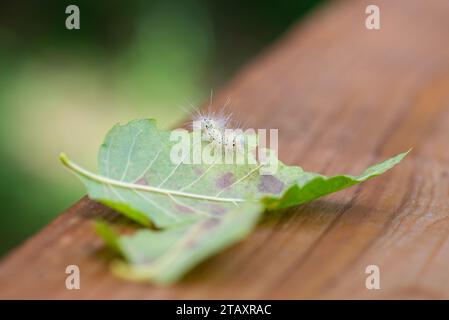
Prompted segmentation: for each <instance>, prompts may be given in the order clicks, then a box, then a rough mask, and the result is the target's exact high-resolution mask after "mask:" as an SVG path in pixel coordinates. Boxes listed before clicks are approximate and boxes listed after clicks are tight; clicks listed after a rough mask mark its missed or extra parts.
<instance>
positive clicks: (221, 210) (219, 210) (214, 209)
mask: <svg viewBox="0 0 449 320" xmlns="http://www.w3.org/2000/svg"><path fill="white" fill-rule="evenodd" d="M209 210H210V213H212V214H213V215H214V216H222V215H224V214H225V213H226V212H227V211H228V210H227V209H226V208H225V207H222V206H219V205H216V204H212V203H211V204H210V205H209Z"/></svg>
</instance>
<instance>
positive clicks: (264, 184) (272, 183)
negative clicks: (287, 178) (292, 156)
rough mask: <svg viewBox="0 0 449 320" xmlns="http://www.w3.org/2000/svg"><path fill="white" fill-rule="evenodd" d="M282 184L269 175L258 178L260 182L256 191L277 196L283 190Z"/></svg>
mask: <svg viewBox="0 0 449 320" xmlns="http://www.w3.org/2000/svg"><path fill="white" fill-rule="evenodd" d="M284 186H285V185H284V183H283V182H282V181H281V180H279V179H278V178H276V177H274V176H271V175H264V176H260V182H259V184H258V185H257V189H258V190H259V191H260V192H264V193H273V194H279V193H281V192H282V190H284Z"/></svg>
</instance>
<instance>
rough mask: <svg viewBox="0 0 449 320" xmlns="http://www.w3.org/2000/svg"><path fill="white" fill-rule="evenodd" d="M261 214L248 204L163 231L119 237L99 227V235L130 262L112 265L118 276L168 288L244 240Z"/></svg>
mask: <svg viewBox="0 0 449 320" xmlns="http://www.w3.org/2000/svg"><path fill="white" fill-rule="evenodd" d="M261 212H262V206H261V205H260V204H258V203H257V202H246V203H243V204H241V205H240V206H238V207H236V208H234V209H232V210H231V211H230V212H228V213H227V214H226V215H225V216H224V217H220V218H206V219H202V220H199V221H196V222H194V223H191V224H184V225H180V226H176V227H173V228H169V229H166V230H162V231H154V230H148V229H140V230H138V231H137V232H136V233H134V234H133V235H125V236H119V235H118V234H117V233H115V231H114V230H113V229H112V227H111V226H108V225H107V224H104V223H98V224H97V232H98V233H99V234H100V235H101V236H102V237H103V238H104V239H105V242H106V243H107V244H108V245H109V246H110V247H111V248H113V249H115V250H117V251H118V252H119V253H121V254H122V255H123V257H124V258H125V260H126V261H127V263H125V262H123V261H115V263H113V264H112V269H113V271H114V272H115V273H116V274H118V275H119V276H121V277H123V278H126V279H132V280H148V279H151V280H152V281H153V282H155V283H161V284H168V283H172V282H175V281H176V280H178V279H179V278H180V277H182V276H183V275H184V274H185V273H186V272H187V271H189V270H190V269H191V268H193V267H194V266H195V265H196V264H198V263H199V262H201V261H202V260H204V259H206V258H207V257H209V256H210V255H212V254H214V253H216V252H218V251H220V250H222V249H224V248H226V247H228V246H230V245H231V244H233V243H235V242H237V241H239V240H241V239H243V238H244V237H245V236H246V235H247V234H248V233H249V232H250V231H251V230H252V229H253V227H254V226H255V224H256V223H257V221H258V219H259V216H260V213H261Z"/></svg>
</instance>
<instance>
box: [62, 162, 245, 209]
mask: <svg viewBox="0 0 449 320" xmlns="http://www.w3.org/2000/svg"><path fill="white" fill-rule="evenodd" d="M59 159H60V160H61V162H62V163H63V164H64V165H65V166H66V167H67V168H69V169H71V170H73V171H74V172H75V173H77V174H79V175H81V176H84V177H86V178H89V179H92V180H94V181H98V182H101V183H105V184H109V185H113V186H117V187H121V188H130V189H134V190H142V191H147V192H154V193H161V194H165V195H172V196H178V197H185V198H192V199H201V200H209V201H216V202H232V203H235V202H245V200H244V199H240V198H220V197H217V196H215V197H214V196H207V195H201V194H195V193H189V192H183V191H177V190H169V189H164V188H159V187H153V186H147V185H141V184H135V183H129V182H123V181H118V180H114V179H111V178H108V177H105V176H101V175H98V174H95V173H92V172H90V171H88V170H86V169H84V168H82V167H80V166H79V165H77V164H76V163H74V162H73V161H71V160H70V159H69V158H68V157H67V155H66V154H65V153H61V154H60V155H59Z"/></svg>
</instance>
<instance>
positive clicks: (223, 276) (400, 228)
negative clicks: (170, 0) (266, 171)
mask: <svg viewBox="0 0 449 320" xmlns="http://www.w3.org/2000/svg"><path fill="white" fill-rule="evenodd" d="M375 2H376V4H378V5H379V7H380V9H381V29H380V30H378V31H370V30H367V29H366V28H365V24H364V19H365V17H366V15H365V13H364V12H365V7H366V6H367V4H371V2H370V3H368V2H365V1H339V2H332V3H329V4H327V5H326V6H324V7H322V8H320V9H319V10H318V11H316V12H315V13H313V14H312V15H311V16H309V17H308V19H306V21H305V22H303V23H301V24H299V25H297V26H295V27H293V28H292V29H291V30H290V31H289V32H288V34H287V35H286V36H284V37H283V38H282V39H280V40H279V41H278V42H277V43H276V44H275V45H274V46H273V47H271V48H270V49H269V50H267V51H266V52H264V53H263V54H262V55H260V56H259V57H257V58H256V59H254V61H252V62H251V63H250V64H249V65H248V66H246V67H245V68H244V69H243V70H241V72H239V73H238V74H237V75H236V77H235V78H234V79H233V81H232V82H231V83H230V84H229V85H228V86H227V87H225V88H224V89H223V90H222V91H221V92H220V94H219V95H218V97H217V98H216V104H217V105H220V104H221V103H223V102H224V101H225V100H226V98H228V97H229V98H230V99H231V102H232V103H231V109H232V111H233V112H234V113H235V114H237V115H238V117H239V118H240V119H242V120H243V122H244V124H245V126H246V127H252V128H279V130H280V131H279V138H280V141H279V146H280V158H281V159H282V160H283V161H284V162H286V163H289V164H295V165H301V166H302V167H303V168H304V169H306V170H310V171H318V172H321V173H324V174H337V173H350V174H357V173H359V172H360V171H361V170H362V169H363V168H364V167H366V166H368V165H369V164H371V163H374V162H376V161H379V160H381V159H383V158H386V157H389V156H392V155H394V154H397V153H399V152H402V151H405V150H407V149H408V148H410V147H413V152H412V154H411V155H410V156H409V157H408V158H407V159H406V160H405V161H404V162H403V163H401V164H400V165H399V166H398V167H396V168H395V169H393V170H392V171H390V172H388V173H387V174H385V175H383V176H381V177H378V178H376V179H374V180H371V181H369V182H367V183H364V184H362V185H360V186H357V187H353V188H351V189H349V190H346V191H342V192H339V193H337V194H334V195H331V196H328V197H326V198H323V199H322V200H319V201H314V202H312V203H310V204H307V205H303V206H299V207H297V208H293V209H291V210H288V211H287V212H283V213H276V214H272V215H270V216H267V217H266V218H265V219H264V221H263V222H262V223H261V224H260V226H259V227H258V228H257V230H256V231H255V232H254V233H253V234H251V235H250V236H249V237H248V238H247V239H246V240H245V241H243V242H241V243H240V244H238V245H236V246H234V247H232V248H230V249H228V250H226V251H225V252H223V253H221V254H219V255H217V256H215V257H213V258H212V259H210V260H208V261H207V262H205V263H203V264H202V265H200V266H199V267H197V268H196V269H195V270H194V271H193V272H191V273H190V274H189V275H188V276H187V277H186V279H185V280H183V281H181V282H180V283H179V284H177V285H174V286H170V287H155V286H152V285H149V284H142V283H132V282H125V281H123V280H120V279H117V278H115V277H114V276H113V275H111V274H110V273H109V272H108V270H107V261H108V252H107V251H105V250H104V249H103V243H102V241H101V240H100V239H99V238H98V237H97V236H96V235H95V234H94V231H93V229H92V221H93V220H94V219H95V218H97V217H99V216H102V217H105V218H107V219H109V220H111V221H112V220H114V219H116V218H117V214H116V213H114V212H113V211H112V210H110V209H108V208H106V207H104V206H102V205H99V204H97V203H94V202H93V201H90V200H89V199H87V198H83V199H81V201H79V202H78V203H76V204H75V205H74V206H73V207H72V208H70V209H69V210H67V211H66V212H64V213H63V214H61V216H59V217H58V218H57V219H56V220H55V221H53V222H52V223H51V224H50V225H48V226H47V227H46V228H44V229H43V230H42V231H41V232H39V233H38V234H37V235H35V236H34V237H32V238H30V239H29V240H28V241H27V242H26V243H24V244H23V245H22V246H20V247H19V248H17V249H16V250H15V251H14V252H12V253H11V254H10V255H9V256H8V257H6V258H5V259H4V260H3V261H2V263H1V264H0V297H1V298H69V299H71V298H75V299H77V298H112V299H115V298H137V299H166V298H174V299H176V298H188V299H195V298H208V299H212V298H237V299H240V298H250V299H257V298H288V299H296V298H331V299H333V298H369V299H371V298H375V299H377V298H449V269H448V266H449V241H448V237H449V201H448V200H449V148H448V138H449V41H448V39H449V19H448V17H449V2H448V1H446V0H433V1H428V2H425V1H421V0H395V1H391V0H390V1H387V0H385V1H375ZM69 264H76V265H78V266H79V267H80V269H81V289H80V290H67V289H66V288H65V278H66V274H65V268H66V266H67V265H69ZM370 264H376V265H378V266H379V267H380V270H381V289H380V290H367V289H366V287H365V279H366V276H367V275H366V274H365V268H366V266H367V265H370Z"/></svg>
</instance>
